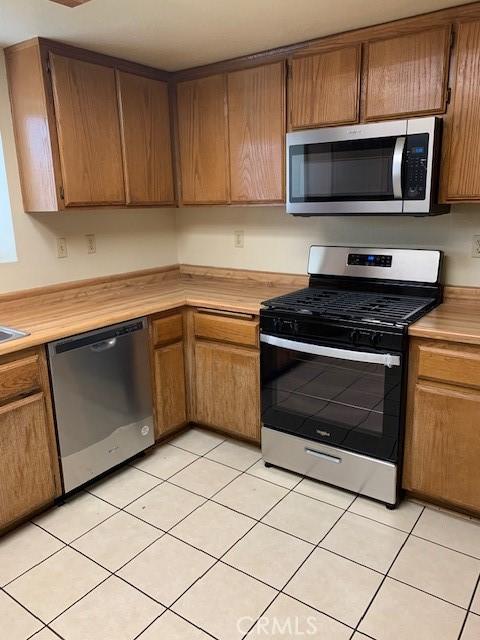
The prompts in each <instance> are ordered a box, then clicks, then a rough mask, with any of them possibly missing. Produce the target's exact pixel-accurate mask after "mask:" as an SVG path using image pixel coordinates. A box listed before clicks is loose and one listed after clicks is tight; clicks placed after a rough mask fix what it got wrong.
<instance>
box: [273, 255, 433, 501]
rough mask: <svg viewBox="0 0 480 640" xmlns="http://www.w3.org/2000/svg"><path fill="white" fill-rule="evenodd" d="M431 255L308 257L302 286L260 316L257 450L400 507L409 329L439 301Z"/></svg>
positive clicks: (276, 462)
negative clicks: (259, 438) (259, 434)
mask: <svg viewBox="0 0 480 640" xmlns="http://www.w3.org/2000/svg"><path fill="white" fill-rule="evenodd" d="M441 262H442V255H441V253H440V252H439V251H424V250H411V249H372V248H358V247H352V248H350V247H319V246H314V247H311V249H310V256H309V267H308V272H309V275H310V281H309V286H308V287H307V288H305V289H300V290H299V291H294V292H293V293H290V294H287V295H284V296H280V297H278V298H273V299H271V300H267V301H266V302H264V303H263V305H262V309H261V311H260V331H261V335H260V341H261V379H262V391H261V403H262V453H263V456H264V460H265V463H266V464H267V465H275V466H278V467H283V468H285V469H290V470H292V471H296V472H298V473H302V474H305V475H306V476H309V477H312V478H316V479H318V480H322V481H324V482H326V483H329V484H332V485H335V486H338V487H343V488H345V489H348V490H351V491H354V492H357V493H360V494H363V495H367V496H370V497H372V498H375V499H377V500H379V501H381V502H384V503H385V504H386V505H387V506H389V507H392V508H393V507H395V506H396V505H397V504H398V501H399V491H400V486H399V484H400V473H399V469H401V464H402V456H403V440H404V425H405V402H406V400H405V396H406V373H407V358H408V326H409V325H410V324H411V323H412V322H414V321H415V320H417V319H418V318H420V317H421V316H422V315H424V314H425V313H427V311H429V310H430V309H432V308H433V307H435V306H437V305H438V304H439V303H440V302H441V297H442V287H441V285H440V283H439V280H440V271H441Z"/></svg>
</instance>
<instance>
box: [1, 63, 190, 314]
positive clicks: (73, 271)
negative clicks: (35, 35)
mask: <svg viewBox="0 0 480 640" xmlns="http://www.w3.org/2000/svg"><path fill="white" fill-rule="evenodd" d="M0 134H1V135H2V139H3V146H4V152H5V163H6V170H7V180H8V185H9V192H10V200H11V205H12V214H13V224H14V229H15V238H16V244H17V255H18V262H15V263H9V264H0V292H5V291H13V290H17V289H26V288H30V287H36V286H41V285H46V284H52V283H56V282H65V281H69V280H78V279H82V278H90V277H95V276H101V275H107V274H112V273H119V272H125V271H133V270H136V269H144V268H150V267H156V266H161V265H166V264H174V263H176V261H177V247H176V237H175V214H174V211H173V210H169V209H167V210H166V209H143V210H133V211H125V210H110V211H105V210H98V209H97V210H90V211H82V210H81V211H77V212H69V213H55V214H52V213H47V214H41V215H39V214H36V215H30V214H26V213H25V212H24V210H23V206H22V198H21V193H20V183H19V176H18V167H17V160H16V155H15V148H14V140H13V129H12V121H11V114H10V105H9V102H8V93H7V84H6V77H5V64H4V57H3V53H2V52H1V51H0ZM87 233H94V234H95V235H96V241H97V253H96V254H93V255H88V254H87V247H86V240H85V234H87ZM57 236H65V237H66V238H67V243H68V257H67V258H62V259H59V258H57V257H56V238H57ZM0 323H1V319H0Z"/></svg>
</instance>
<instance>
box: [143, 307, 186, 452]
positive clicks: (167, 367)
mask: <svg viewBox="0 0 480 640" xmlns="http://www.w3.org/2000/svg"><path fill="white" fill-rule="evenodd" d="M151 340H152V349H153V353H152V368H153V391H154V411H155V439H156V440H158V439H159V438H162V437H164V436H165V435H167V434H168V433H170V432H172V431H175V430H176V429H179V428H181V427H183V426H184V425H185V424H186V423H187V392H186V385H185V358H184V346H183V312H182V311H178V310H177V311H175V312H174V313H167V314H164V315H162V316H160V317H157V318H154V319H152V322H151Z"/></svg>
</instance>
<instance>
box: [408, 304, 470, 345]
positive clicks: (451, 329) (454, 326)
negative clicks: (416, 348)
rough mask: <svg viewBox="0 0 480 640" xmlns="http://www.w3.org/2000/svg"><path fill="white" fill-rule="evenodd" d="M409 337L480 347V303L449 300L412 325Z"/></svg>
mask: <svg viewBox="0 0 480 640" xmlns="http://www.w3.org/2000/svg"><path fill="white" fill-rule="evenodd" d="M408 333H409V335H410V336H415V337H418V338H430V339H437V340H449V341H451V342H464V343H467V344H478V345H480V303H479V302H474V301H462V302H460V301H459V300H453V299H452V300H448V299H447V301H446V302H444V303H443V304H441V305H440V306H439V307H437V308H436V309H434V310H433V311H430V313H428V314H427V315H426V316H424V317H423V318H421V319H420V320H418V321H417V322H415V323H414V324H412V326H411V327H410V329H409V332H408Z"/></svg>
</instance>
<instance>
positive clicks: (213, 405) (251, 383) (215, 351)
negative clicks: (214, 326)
mask: <svg viewBox="0 0 480 640" xmlns="http://www.w3.org/2000/svg"><path fill="white" fill-rule="evenodd" d="M195 390H196V419H197V421H198V422H200V423H201V424H205V425H209V426H212V427H218V428H219V429H225V430H227V431H230V432H232V433H235V434H238V435H241V436H244V437H247V438H250V439H254V440H259V439H260V356H259V354H258V351H256V350H252V349H244V348H242V347H232V346H227V345H223V344H216V343H209V342H202V341H197V342H196V344H195Z"/></svg>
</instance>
